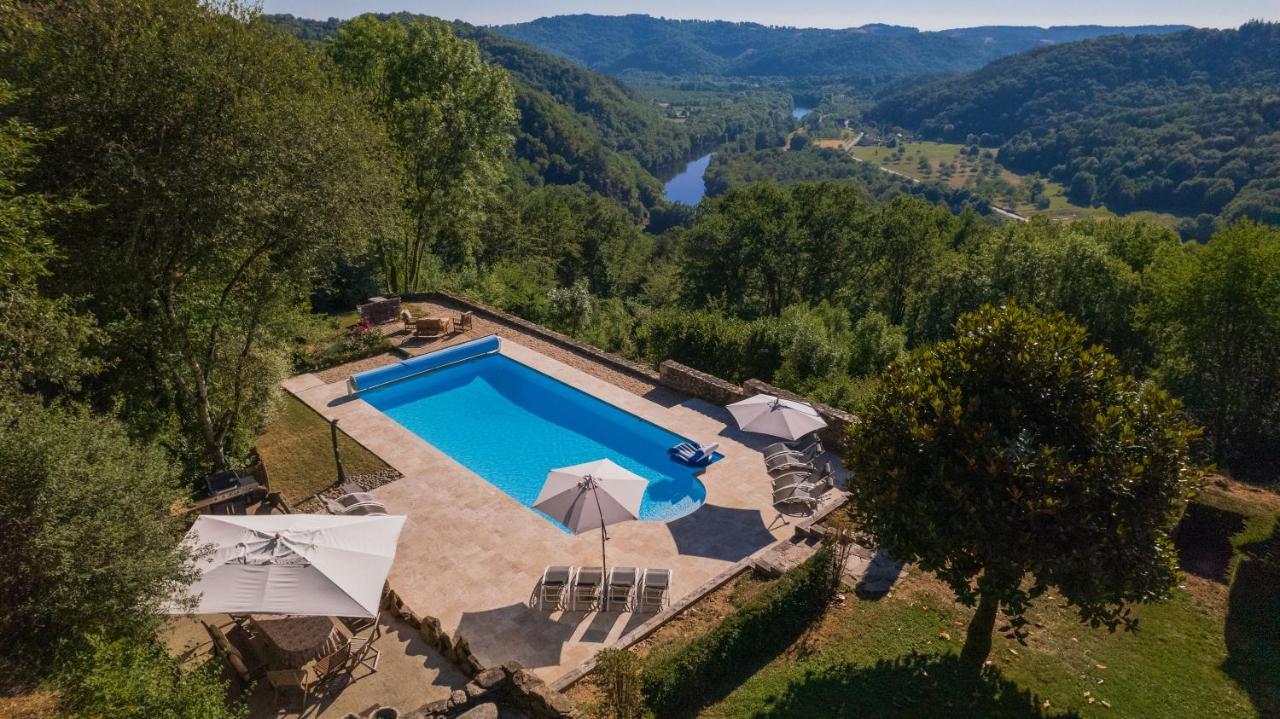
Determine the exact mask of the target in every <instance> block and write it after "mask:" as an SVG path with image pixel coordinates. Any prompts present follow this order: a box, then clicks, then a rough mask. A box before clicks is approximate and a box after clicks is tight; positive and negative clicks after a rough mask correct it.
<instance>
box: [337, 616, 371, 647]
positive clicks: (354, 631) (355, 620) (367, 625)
mask: <svg viewBox="0 0 1280 719" xmlns="http://www.w3.org/2000/svg"><path fill="white" fill-rule="evenodd" d="M381 620H382V613H381V612H379V613H378V614H377V615H376V616H374V617H373V618H372V619H370V618H368V617H338V621H340V622H342V626H344V627H346V628H347V631H349V632H351V638H352V639H364V638H365V637H361V636H360V635H361V634H364V633H365V632H368V633H369V635H368V639H372V640H376V639H377V638H378V637H380V636H382V621H381Z"/></svg>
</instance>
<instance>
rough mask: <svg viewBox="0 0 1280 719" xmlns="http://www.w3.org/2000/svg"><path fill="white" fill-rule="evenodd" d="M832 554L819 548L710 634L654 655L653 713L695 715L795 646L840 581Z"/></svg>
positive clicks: (646, 688) (647, 687)
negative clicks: (724, 692) (745, 677)
mask: <svg viewBox="0 0 1280 719" xmlns="http://www.w3.org/2000/svg"><path fill="white" fill-rule="evenodd" d="M830 551H831V550H830V549H829V548H825V547H824V548H823V549H821V550H819V551H818V552H817V554H815V555H814V556H813V557H810V558H809V560H808V561H807V562H805V563H804V564H802V565H801V566H799V567H797V568H796V569H794V570H792V571H790V572H788V573H786V574H784V575H783V576H782V578H781V579H779V580H778V581H777V583H775V584H774V585H773V586H771V587H769V588H768V589H766V590H764V591H763V592H761V593H760V594H759V595H757V596H756V597H755V598H753V599H752V600H751V601H750V602H748V603H747V604H746V605H745V606H743V607H742V608H741V609H739V610H738V611H737V612H735V613H734V614H732V615H730V616H729V617H727V618H726V619H725V620H724V621H723V622H721V623H720V624H719V625H718V626H716V627H715V628H714V629H712V630H711V631H710V632H708V633H706V634H704V635H702V636H700V637H698V638H696V639H694V640H692V641H690V642H688V643H687V644H683V645H681V646H679V647H678V648H676V649H674V650H671V651H669V652H662V653H658V654H655V655H651V656H650V657H649V658H648V659H647V661H646V664H645V667H644V671H643V672H642V673H641V677H640V679H641V689H642V691H643V693H644V698H645V702H646V704H647V706H648V708H649V710H650V711H652V712H653V713H654V714H656V715H657V716H661V717H667V716H675V715H683V714H690V713H693V712H695V711H696V710H697V709H698V708H699V707H701V706H703V705H705V704H706V703H707V702H708V701H710V700H712V699H714V698H715V697H716V696H718V694H719V693H720V692H722V691H723V690H725V689H726V688H728V687H730V686H733V685H734V684H736V683H737V681H738V680H740V679H741V678H743V677H744V676H747V675H749V674H750V673H751V672H752V671H754V670H755V669H756V668H758V667H759V666H760V665H762V664H764V663H765V662H767V661H769V660H770V659H772V658H773V657H774V656H777V654H778V653H779V652H781V651H782V650H783V649H785V648H786V647H787V646H788V645H789V644H791V642H793V641H794V640H795V639H796V637H798V636H799V635H800V634H801V633H803V632H804V631H805V629H807V628H808V627H809V626H810V625H811V624H812V623H813V622H814V620H816V619H817V618H818V617H819V616H821V614H822V612H823V610H824V609H825V607H826V605H827V601H828V599H829V598H830V596H831V592H832V588H833V586H834V585H835V583H836V581H837V580H838V577H835V576H833V572H834V566H835V564H834V563H833V562H832V561H831V560H830V556H829V555H830Z"/></svg>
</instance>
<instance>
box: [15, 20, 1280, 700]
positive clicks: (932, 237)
mask: <svg viewBox="0 0 1280 719" xmlns="http://www.w3.org/2000/svg"><path fill="white" fill-rule="evenodd" d="M1274 33H1275V29H1274V28H1273V27H1271V26H1246V28H1244V29H1242V30H1241V31H1240V36H1241V37H1242V38H1244V37H1245V36H1250V37H1252V36H1254V35H1255V34H1260V36H1262V37H1267V38H1273V37H1274ZM300 37H301V38H303V39H299V38H300ZM1183 37H1198V36H1195V35H1175V36H1170V38H1169V39H1167V40H1166V39H1162V38H1146V39H1143V40H1142V42H1148V43H1159V42H1170V43H1174V42H1176V41H1177V38H1183ZM1213 37H1215V38H1221V39H1223V40H1224V42H1226V40H1227V39H1229V38H1228V36H1226V35H1223V36H1217V35H1214V36H1213ZM1097 42H1099V43H1100V44H1101V45H1103V46H1106V45H1107V43H1121V42H1138V41H1136V40H1134V41H1121V40H1108V41H1097ZM1242 42H1243V40H1242ZM1248 42H1254V43H1257V42H1261V41H1260V40H1257V39H1254V40H1249V41H1248ZM1227 44H1228V45H1230V44H1232V43H1230V42H1228V43H1227ZM1088 47H1092V46H1088ZM532 52H533V51H531V50H529V49H528V48H526V47H525V46H523V45H518V44H509V41H506V40H502V39H500V38H497V37H496V36H493V35H491V34H489V33H488V32H487V31H483V30H479V29H476V28H471V27H468V26H462V25H455V24H452V23H447V22H444V21H441V20H437V19H432V18H425V17H405V16H396V17H379V16H373V15H366V16H362V17H359V18H355V19H353V20H350V21H347V22H343V23H320V24H318V25H313V24H312V23H308V22H301V21H296V20H288V19H281V18H279V17H274V18H273V17H264V16H261V15H259V14H257V13H256V12H255V11H253V10H246V9H244V8H243V7H242V6H241V5H240V4H238V3H225V4H215V5H211V4H207V3H197V2H193V1H191V0H97V1H96V2H93V3H83V4H81V3H72V4H67V3H63V2H59V1H58V0H41V1H35V2H29V3H23V4H20V5H17V6H13V5H9V6H5V7H4V8H3V9H2V10H0V318H2V319H3V321H2V322H0V358H2V360H3V361H0V377H3V379H4V380H5V381H4V382H2V383H0V427H3V431H0V538H3V541H4V546H5V551H6V566H5V568H4V571H3V572H0V642H3V643H4V645H5V647H6V656H5V657H4V658H0V673H2V674H3V677H4V678H5V679H6V680H12V681H16V682H18V683H22V682H48V683H51V684H52V685H54V686H56V687H58V688H59V690H60V692H61V696H62V700H63V701H64V702H65V703H66V706H65V709H66V711H65V713H67V714H73V715H74V714H76V713H83V714H84V715H86V716H95V717H111V718H113V719H114V718H115V717H139V716H200V717H212V718H216V717H221V716H239V715H241V713H242V712H241V710H242V707H236V706H227V705H225V703H224V702H223V698H224V694H225V692H224V688H223V687H222V686H221V685H220V684H219V681H220V680H219V679H218V677H217V675H216V673H215V672H214V671H213V670H212V669H201V670H196V671H178V670H177V668H176V665H175V663H174V660H173V659H172V658H170V657H169V655H168V654H166V653H165V652H164V651H163V650H162V649H161V648H160V647H159V646H158V644H157V642H156V641H155V628H156V626H157V625H158V623H159V622H160V621H161V617H162V614H161V611H160V607H161V604H162V603H163V602H165V601H167V599H168V598H169V597H171V596H172V593H173V590H174V588H175V587H179V586H183V585H184V583H185V581H186V580H187V579H189V572H190V565H189V561H188V560H189V559H190V557H189V556H188V555H187V554H186V553H185V550H183V549H181V548H180V546H179V545H178V544H177V543H176V538H177V536H179V534H180V529H179V526H178V524H179V522H178V520H177V519H176V518H175V517H173V516H172V514H171V512H170V507H171V506H172V505H173V503H174V502H178V501H180V500H182V499H184V498H185V497H188V496H189V495H190V493H191V491H192V489H193V486H194V483H195V478H197V477H200V476H203V475H205V474H207V473H208V472H210V471H212V470H218V469H224V468H227V467H233V466H243V464H244V463H245V462H247V461H248V460H249V458H250V456H251V454H252V452H253V446H254V442H255V438H257V437H258V436H259V434H260V433H261V432H262V430H263V428H264V427H265V426H266V425H267V423H268V422H269V421H270V419H271V418H272V416H273V414H274V413H275V412H276V410H277V406H278V402H279V391H278V387H279V383H280V381H281V380H283V379H284V378H286V377H289V376H291V375H292V374H295V373H296V372H298V371H300V363H299V361H298V354H297V349H298V345H299V342H300V339H299V338H300V337H301V336H302V335H303V334H305V332H306V331H307V328H309V327H311V326H313V325H315V324H317V323H321V322H324V321H326V319H327V318H326V316H325V314H324V313H325V312H326V311H328V310H331V309H334V308H343V309H349V308H350V307H351V306H353V305H354V304H355V302H357V301H359V300H362V299H363V298H365V297H367V296H370V295H372V294H376V293H382V292H392V293H413V292H420V291H425V290H431V289H441V288H443V289H449V290H453V291H456V292H460V293H463V294H465V295H467V296H470V297H473V298H475V299H477V300H480V301H483V302H487V303H490V304H492V305H496V306H497V307H500V308H502V309H505V310H508V311H510V312H513V313H516V314H518V315H520V316H522V317H525V318H527V319H529V320H532V321H535V322H540V323H544V324H546V325H548V326H550V327H553V328H555V329H558V330H560V331H563V332H567V333H570V334H572V335H574V336H575V337H577V338H579V339H581V340H583V341H586V342H588V343H591V344H593V345H595V346H597V347H600V348H603V349H606V350H610V351H614V352H618V353H621V354H624V355H626V356H628V357H632V358H635V359H637V360H640V361H643V362H647V363H650V364H656V363H657V362H659V361H661V360H663V359H666V358H674V359H676V360H679V361H681V362H684V363H686V364H689V365H692V366H694V367H697V368H699V369H702V370H705V371H708V372H712V373H715V374H718V375H721V376H723V377H725V378H727V379H731V380H742V379H745V378H749V377H757V378H760V379H764V380H768V381H771V382H774V383H777V384H779V385H781V386H783V387H785V388H788V389H791V390H794V391H796V392H799V393H803V394H806V395H808V396H810V397H812V398H814V399H817V400H821V401H824V402H829V403H832V404H834V405H837V406H840V407H842V408H845V409H847V410H850V411H852V412H855V413H856V412H860V411H862V410H863V409H864V408H866V407H867V406H868V402H869V400H870V398H872V397H873V396H874V395H875V393H876V392H877V390H878V387H879V386H880V383H881V382H882V381H883V378H884V377H886V376H897V375H894V374H893V368H894V367H898V366H901V365H900V364H899V363H901V362H902V361H904V359H905V358H911V357H920V356H922V353H925V352H928V351H929V350H930V349H931V348H934V347H937V346H940V345H941V344H943V343H947V342H948V341H950V340H953V339H955V337H956V326H957V322H958V321H961V318H962V317H965V316H969V315H966V313H969V312H970V311H973V310H977V309H979V308H981V307H983V306H990V307H988V309H987V310H986V311H987V312H999V311H1001V310H999V308H1000V307H1002V306H1006V305H1011V304H1016V305H1019V306H1023V307H1028V308H1035V311H1037V312H1041V313H1047V314H1050V315H1054V314H1056V313H1061V317H1060V318H1058V319H1057V320H1055V321H1061V322H1063V323H1078V325H1079V328H1080V329H1079V332H1080V334H1081V337H1082V338H1084V339H1087V342H1088V343H1089V344H1090V345H1097V346H1099V347H1101V348H1105V351H1106V353H1109V354H1108V355H1107V356H1108V357H1110V356H1111V355H1114V357H1115V359H1114V360H1111V359H1108V360H1107V361H1106V362H1105V363H1103V364H1102V365H1099V366H1101V367H1104V369H1105V371H1106V372H1108V373H1115V374H1117V376H1118V375H1119V373H1124V377H1126V378H1128V377H1129V376H1130V375H1132V377H1134V378H1136V379H1134V380H1129V379H1125V380H1124V382H1120V383H1118V384H1115V386H1118V387H1123V388H1131V387H1133V386H1139V385H1140V386H1141V387H1142V388H1144V389H1142V392H1143V393H1145V394H1153V393H1157V392H1156V389H1157V388H1159V389H1161V390H1167V391H1168V392H1169V393H1170V394H1171V395H1172V396H1173V397H1176V398H1177V401H1173V400H1168V401H1165V400H1161V407H1163V408H1165V409H1162V410H1161V411H1162V412H1164V411H1166V410H1167V411H1169V412H1175V411H1176V413H1179V416H1181V414H1180V413H1182V412H1185V414H1186V416H1188V417H1189V418H1190V420H1191V421H1194V422H1195V423H1196V424H1197V425H1199V426H1202V427H1203V428H1204V434H1203V439H1202V441H1201V442H1199V444H1198V445H1197V446H1196V452H1197V455H1196V458H1197V460H1198V461H1202V462H1205V463H1209V462H1215V463H1218V465H1219V466H1220V467H1222V468H1225V469H1229V470H1231V471H1233V472H1234V473H1236V475H1237V476H1239V477H1244V478H1249V479H1257V480H1259V481H1263V480H1266V479H1267V478H1273V477H1274V476H1275V475H1274V473H1275V469H1276V467H1277V466H1280V454H1278V453H1277V452H1278V448H1280V353H1277V352H1276V351H1275V349H1276V340H1275V338H1276V337H1277V336H1280V228H1277V227H1275V226H1271V225H1267V224H1263V223H1260V222H1256V221H1255V220H1254V219H1252V215H1251V214H1250V213H1249V212H1241V213H1238V215H1230V213H1228V216H1226V217H1225V219H1224V221H1223V222H1222V223H1221V225H1220V226H1218V227H1217V228H1216V229H1215V230H1214V231H1213V232H1212V234H1211V235H1210V236H1209V237H1208V238H1207V239H1206V240H1205V241H1204V242H1203V243H1198V242H1184V241H1183V240H1181V239H1180V238H1179V236H1178V235H1177V234H1176V233H1175V232H1174V231H1172V230H1171V229H1169V228H1167V227H1165V226H1162V225H1159V224H1155V223H1150V222H1144V221H1139V220H1133V219H1108V220H1098V221H1080V222H1076V223H1073V224H1054V223H1049V222H1046V221H1032V222H1029V223H1003V224H1002V223H998V222H995V221H992V220H990V219H989V218H987V217H985V216H983V215H981V214H979V213H978V212H976V211H974V209H973V208H972V207H967V206H966V205H968V204H972V203H969V202H967V200H965V199H963V198H961V199H957V198H948V197H940V196H931V195H929V193H928V191H927V190H926V191H919V192H917V191H915V190H911V189H910V188H907V191H906V192H903V191H902V190H903V189H904V187H903V186H902V185H901V183H898V182H896V181H887V180H884V179H883V178H881V180H879V182H880V183H881V184H880V186H879V189H878V190H875V191H869V190H868V189H867V184H866V183H864V182H859V181H854V180H855V179H856V176H857V175H858V174H859V173H861V172H864V171H865V168H863V167H855V166H854V165H852V164H850V163H849V162H848V161H847V158H843V159H837V157H836V156H834V155H831V154H829V152H828V151H826V150H823V151H819V150H817V149H816V148H803V147H796V149H795V150H794V151H793V150H788V151H787V152H786V153H782V152H780V151H777V150H776V149H770V148H769V147H757V146H756V137H757V134H758V133H764V135H763V137H764V138H765V140H766V142H764V143H762V144H764V145H766V146H767V145H771V144H772V140H771V139H770V138H772V137H774V136H775V135H776V134H777V128H778V127H780V126H783V125H785V126H788V127H789V124H788V123H790V119H789V114H787V110H788V108H785V107H781V106H778V105H776V104H770V103H769V102H765V103H764V104H760V102H759V101H758V100H753V99H751V98H744V99H743V101H742V103H741V104H740V105H738V106H733V107H731V108H730V110H726V114H724V115H722V116H721V118H720V119H719V120H718V121H716V122H714V123H712V122H710V121H709V122H708V124H706V125H693V124H690V125H676V126H674V127H673V126H672V125H669V124H665V121H664V120H662V119H660V118H659V117H658V116H657V115H656V114H655V112H654V111H653V109H652V107H650V106H648V105H646V104H645V103H644V102H643V101H641V100H638V99H637V98H636V96H635V95H633V94H631V92H630V91H629V90H628V89H627V88H626V87H625V86H622V85H620V84H617V83H616V81H614V80H609V79H606V78H603V77H600V76H598V75H595V74H591V73H589V72H587V71H584V70H581V69H578V68H575V67H573V66H572V65H569V64H568V63H566V62H565V61H562V60H556V59H553V58H551V57H550V56H547V55H545V54H532ZM1053 53H1054V49H1052V48H1051V49H1050V50H1048V51H1044V52H1040V53H1035V54H1033V57H1035V58H1042V59H1043V58H1046V57H1052V56H1053ZM1271 57H1272V58H1273V59H1274V54H1273V55H1272V56H1271ZM122 68H127V72H125V71H122V70H121V69H122ZM1260 72H1261V71H1260ZM1259 77H1262V75H1259ZM1231 91H1240V92H1243V91H1245V90H1242V89H1239V88H1237V89H1235V90H1231ZM1224 92H1226V90H1224ZM1033 104H1034V103H1033ZM886 107H890V106H888V105H886ZM1268 111H1269V110H1268ZM902 119H903V121H904V122H905V121H906V119H907V118H906V117H903V118H902ZM780 123H782V125H780ZM1011 127H1013V126H1011ZM1018 136H1020V135H1015V136H1013V137H1011V139H1010V140H1009V142H1013V141H1014V139H1015V138H1016V137H1018ZM721 142H729V143H730V144H732V143H735V142H738V143H740V146H738V147H736V148H735V152H741V153H743V154H748V155H749V154H751V153H757V152H765V153H772V154H771V155H770V158H771V159H770V160H769V165H768V166H769V167H773V168H776V169H773V170H770V171H769V172H768V173H767V174H747V172H746V171H745V170H744V171H742V172H741V174H738V173H739V171H738V170H737V169H735V167H736V165H735V159H734V157H733V153H726V155H725V158H724V160H723V161H722V163H723V164H718V165H717V166H716V168H715V169H714V172H713V180H714V181H715V182H716V183H717V184H716V186H715V192H714V194H715V197H713V198H711V199H709V200H707V201H705V202H703V203H702V204H701V205H700V206H699V207H697V208H689V207H683V206H680V207H675V208H671V207H667V206H665V203H661V202H657V201H656V200H655V197H654V193H656V192H657V189H656V185H655V184H654V183H655V182H656V181H654V180H653V179H652V174H651V173H652V172H654V171H656V170H657V169H658V168H660V167H661V166H662V165H663V164H664V163H666V162H669V161H672V160H673V159H675V158H679V157H680V155H681V153H682V152H687V151H690V150H692V149H693V148H698V147H700V146H702V145H704V144H712V143H721ZM1202 149H1203V148H1202ZM1221 152H1222V153H1223V154H1222V156H1221V157H1219V156H1213V157H1215V158H1216V160H1215V161H1216V162H1220V161H1221V160H1222V159H1223V158H1225V157H1226V156H1227V154H1228V153H1229V152H1231V151H1230V150H1222V151H1221ZM1205 153H1207V150H1204V152H1202V154H1201V155H1196V156H1193V158H1195V162H1196V163H1198V162H1201V161H1206V162H1207V160H1204V158H1205V157H1209V155H1208V154H1205ZM1247 158H1248V159H1247V160H1246V159H1244V157H1236V156H1233V159H1232V161H1231V162H1232V163H1241V164H1245V165H1247V168H1248V172H1253V169H1252V168H1254V167H1255V166H1256V167H1258V168H1262V167H1264V166H1267V165H1265V163H1267V162H1270V161H1271V160H1269V159H1268V158H1267V157H1266V155H1265V153H1264V152H1261V151H1259V152H1258V153H1256V154H1250V155H1248V156H1247ZM1254 162H1256V163H1258V164H1257V165H1254V164H1250V163H1254ZM1193 164H1194V163H1193ZM1226 164H1227V163H1223V164H1222V165H1221V166H1219V165H1213V167H1214V168H1215V169H1214V170H1213V173H1214V175H1213V176H1215V177H1216V176H1218V174H1217V173H1220V172H1223V169H1222V168H1223V167H1225V166H1226ZM819 165H821V166H824V167H827V168H828V169H824V170H822V171H821V172H819V171H812V170H811V167H812V166H819ZM1237 166H1238V165H1237ZM1196 167H1197V168H1199V167H1200V165H1198V164H1197V165H1196ZM1204 167H1206V168H1208V167H1209V165H1204ZM831 168H834V170H831ZM831 171H834V172H835V173H836V174H840V173H847V174H848V175H849V179H847V180H837V181H833V180H829V179H826V180H820V181H815V178H817V177H820V176H824V177H825V176H829V173H830V172H831ZM1206 171H1207V170H1206ZM753 172H754V171H753ZM1194 172H1199V170H1198V169H1197V170H1193V173H1194ZM715 178H724V179H722V180H717V179H715ZM730 178H732V179H730ZM1188 181H1190V180H1188ZM1257 181H1258V180H1256V179H1255V180H1252V182H1257ZM1246 187H1247V183H1246ZM646 193H648V194H646ZM1240 194H1243V192H1241V193H1237V196H1236V197H1235V198H1233V199H1232V201H1231V202H1236V201H1237V200H1239V195H1240ZM1227 204H1228V205H1230V204H1231V203H1230V202H1229V203H1227ZM646 211H650V212H652V213H653V215H654V216H652V217H649V216H648V214H647V212H646ZM646 217H648V219H650V220H651V221H650V222H649V224H648V225H645V224H644V220H645V219H646ZM1260 219H1262V220H1267V219H1273V218H1272V217H1271V216H1270V215H1265V214H1264V215H1262V216H1261V217H1260ZM658 220H661V221H660V222H659V221H658ZM1012 312H1013V313H1014V314H1013V315H1011V316H1015V317H1021V316H1023V314H1025V313H1027V312H1028V311H1027V310H1013V311H1012ZM1020 313H1021V314H1020ZM1037 321H1039V320H1034V321H1031V322H1033V323H1034V322H1037ZM1070 326H1072V327H1074V326H1075V325H1070ZM1074 331H1076V330H1073V332H1074ZM948 346H949V345H948ZM1101 352H1102V350H1101V349H1090V350H1089V351H1088V353H1087V354H1086V358H1087V357H1091V356H1093V355H1094V354H1097V353H1101ZM348 358H350V357H349V356H348V357H335V358H333V361H334V362H335V363H336V362H339V361H343V360H345V359H348ZM1100 371H1101V370H1100ZM886 373H888V374H886ZM1092 379H1094V380H1097V379H1098V378H1097V377H1094V378H1092ZM1108 391H1110V390H1108ZM1126 391H1128V390H1126ZM1160 396H1161V397H1164V395H1163V394H1161V395H1160ZM1170 407H1172V408H1174V409H1168V408H1170ZM1099 421H1101V420H1099ZM120 547H129V548H130V550H131V551H130V552H128V553H124V552H121V551H119V549H120Z"/></svg>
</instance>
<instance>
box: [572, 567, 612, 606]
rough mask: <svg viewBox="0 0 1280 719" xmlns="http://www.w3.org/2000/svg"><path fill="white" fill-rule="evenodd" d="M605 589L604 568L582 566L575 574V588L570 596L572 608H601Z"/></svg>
mask: <svg viewBox="0 0 1280 719" xmlns="http://www.w3.org/2000/svg"><path fill="white" fill-rule="evenodd" d="M603 589H604V568H603V567H582V568H581V569H579V570H578V571H577V572H576V573H575V574H574V575H573V589H572V591H571V593H570V598H569V607H570V609H571V610H573V611H575V612H576V611H581V610H592V609H599V608H600V599H601V596H602V591H603Z"/></svg>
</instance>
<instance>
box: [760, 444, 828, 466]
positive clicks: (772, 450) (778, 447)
mask: <svg viewBox="0 0 1280 719" xmlns="http://www.w3.org/2000/svg"><path fill="white" fill-rule="evenodd" d="M814 447H817V448H818V449H817V453H818V454H822V442H821V441H819V440H817V439H815V440H813V441H812V442H810V443H809V444H807V445H804V446H801V445H800V444H799V443H798V442H775V443H773V444H771V445H769V446H768V447H765V448H764V451H763V454H764V461H765V462H766V463H767V462H769V461H770V460H773V459H776V458H778V457H780V456H783V455H792V454H806V453H808V452H811V451H814Z"/></svg>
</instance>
